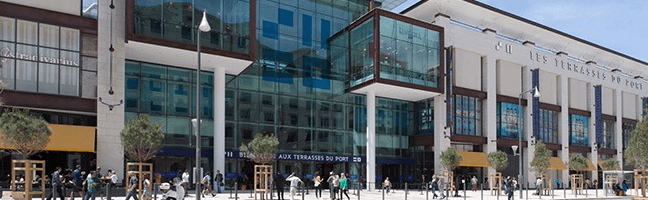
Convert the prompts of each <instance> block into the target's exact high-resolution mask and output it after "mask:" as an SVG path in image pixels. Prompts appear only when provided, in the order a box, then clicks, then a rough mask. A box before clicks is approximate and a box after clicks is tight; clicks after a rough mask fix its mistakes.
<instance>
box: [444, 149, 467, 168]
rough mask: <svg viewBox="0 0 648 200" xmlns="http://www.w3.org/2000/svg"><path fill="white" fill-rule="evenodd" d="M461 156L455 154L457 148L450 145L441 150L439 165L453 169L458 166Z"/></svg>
mask: <svg viewBox="0 0 648 200" xmlns="http://www.w3.org/2000/svg"><path fill="white" fill-rule="evenodd" d="M462 159H463V158H462V157H461V156H459V154H457V148H454V147H450V148H448V149H446V150H445V151H443V152H441V165H442V166H443V167H444V168H445V169H447V170H448V171H452V170H454V169H455V168H456V167H457V166H459V162H461V160H462Z"/></svg>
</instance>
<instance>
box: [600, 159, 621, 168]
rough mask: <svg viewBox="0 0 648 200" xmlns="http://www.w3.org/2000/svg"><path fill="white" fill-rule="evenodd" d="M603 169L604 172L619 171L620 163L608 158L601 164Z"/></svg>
mask: <svg viewBox="0 0 648 200" xmlns="http://www.w3.org/2000/svg"><path fill="white" fill-rule="evenodd" d="M601 169H603V170H615V169H619V161H617V160H615V159H614V158H608V159H607V160H605V161H603V163H601Z"/></svg>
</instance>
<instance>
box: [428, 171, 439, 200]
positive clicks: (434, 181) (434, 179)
mask: <svg viewBox="0 0 648 200" xmlns="http://www.w3.org/2000/svg"><path fill="white" fill-rule="evenodd" d="M437 184H439V183H438V180H437V177H436V175H432V180H431V181H430V189H432V199H436V198H437V197H438V196H437V194H436V191H437V189H438V188H439V186H438V185H437Z"/></svg>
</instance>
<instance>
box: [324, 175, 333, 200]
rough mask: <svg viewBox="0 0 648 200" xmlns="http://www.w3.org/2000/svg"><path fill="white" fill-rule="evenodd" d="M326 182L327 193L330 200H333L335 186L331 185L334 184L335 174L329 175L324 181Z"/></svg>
mask: <svg viewBox="0 0 648 200" xmlns="http://www.w3.org/2000/svg"><path fill="white" fill-rule="evenodd" d="M326 182H327V183H328V185H329V193H330V197H331V200H335V196H333V194H334V192H335V186H334V185H333V183H334V182H335V172H330V173H329V177H328V179H326Z"/></svg>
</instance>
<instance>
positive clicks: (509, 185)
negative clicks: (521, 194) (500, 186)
mask: <svg viewBox="0 0 648 200" xmlns="http://www.w3.org/2000/svg"><path fill="white" fill-rule="evenodd" d="M505 182H506V184H505V185H506V194H507V195H508V200H511V199H512V198H513V192H515V185H514V184H513V180H511V177H510V176H509V177H508V178H507V180H506V181H505Z"/></svg>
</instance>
